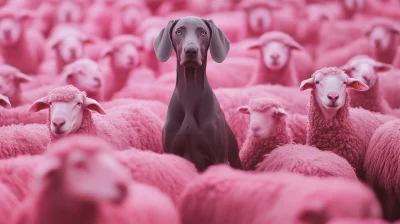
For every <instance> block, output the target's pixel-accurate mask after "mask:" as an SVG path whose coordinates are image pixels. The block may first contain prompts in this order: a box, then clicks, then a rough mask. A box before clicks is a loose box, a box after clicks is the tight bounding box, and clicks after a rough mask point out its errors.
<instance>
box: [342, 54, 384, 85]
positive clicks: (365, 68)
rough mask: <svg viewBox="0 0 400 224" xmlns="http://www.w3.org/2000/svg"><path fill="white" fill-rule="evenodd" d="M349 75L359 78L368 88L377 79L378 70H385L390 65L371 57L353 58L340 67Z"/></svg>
mask: <svg viewBox="0 0 400 224" xmlns="http://www.w3.org/2000/svg"><path fill="white" fill-rule="evenodd" d="M341 69H342V70H344V71H345V72H346V73H347V74H348V75H349V76H350V77H352V78H355V79H358V80H361V81H362V82H363V83H365V84H367V85H368V87H369V88H371V87H372V86H374V85H375V83H376V80H377V79H378V77H377V73H378V72H385V71H388V70H390V69H391V66H390V65H388V64H385V63H380V62H377V61H375V60H373V59H372V58H363V59H361V58H360V59H357V58H355V59H353V60H350V61H349V63H348V64H346V65H345V66H342V67H341Z"/></svg>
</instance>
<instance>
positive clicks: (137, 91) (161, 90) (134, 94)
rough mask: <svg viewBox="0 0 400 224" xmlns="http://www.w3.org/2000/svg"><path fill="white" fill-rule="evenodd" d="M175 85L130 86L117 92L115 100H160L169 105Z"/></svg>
mask: <svg viewBox="0 0 400 224" xmlns="http://www.w3.org/2000/svg"><path fill="white" fill-rule="evenodd" d="M174 87H175V84H170V85H161V84H152V83H150V84H128V85H126V86H125V87H124V88H122V89H121V90H120V91H119V92H117V93H116V94H115V95H114V96H113V99H121V98H134V99H143V100H158V101H160V102H163V103H165V104H168V103H169V101H170V100H171V95H172V93H173V92H174Z"/></svg>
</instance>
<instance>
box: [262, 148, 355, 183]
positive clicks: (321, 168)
mask: <svg viewBox="0 0 400 224" xmlns="http://www.w3.org/2000/svg"><path fill="white" fill-rule="evenodd" d="M256 171H263V172H278V171H287V172H293V173H300V174H303V175H305V176H317V177H341V178H347V179H351V180H357V176H356V172H355V171H354V168H353V167H351V165H350V164H349V162H347V160H346V159H344V158H342V157H340V156H338V155H336V154H334V153H333V152H329V151H321V150H319V149H317V148H315V147H312V146H307V145H295V144H288V145H284V146H280V147H278V148H276V149H274V150H273V151H272V152H271V153H269V154H266V155H265V158H264V159H263V161H262V162H261V163H259V164H258V165H257V169H256Z"/></svg>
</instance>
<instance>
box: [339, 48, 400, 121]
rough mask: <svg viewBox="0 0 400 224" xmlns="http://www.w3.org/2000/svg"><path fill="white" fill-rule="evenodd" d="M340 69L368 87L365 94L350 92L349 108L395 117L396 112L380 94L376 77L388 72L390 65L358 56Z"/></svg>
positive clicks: (364, 56)
mask: <svg viewBox="0 0 400 224" xmlns="http://www.w3.org/2000/svg"><path fill="white" fill-rule="evenodd" d="M341 69H342V70H343V71H345V72H346V73H347V74H348V75H349V76H350V77H352V78H355V79H358V80H362V82H364V83H365V84H367V85H368V87H369V89H368V91H365V92H359V91H350V93H349V95H350V99H351V100H350V106H352V107H362V108H364V109H366V110H370V111H373V112H379V113H383V114H393V115H396V112H395V111H393V110H392V108H391V107H390V106H389V104H388V102H387V101H386V99H385V98H384V96H383V94H382V90H381V88H382V87H381V86H380V85H379V77H378V76H379V75H380V74H379V73H381V72H385V71H388V70H390V69H391V66H390V65H388V64H385V63H382V62H378V61H375V60H374V59H372V58H370V57H368V56H366V55H360V56H356V57H354V58H352V59H351V60H350V61H349V62H347V64H346V65H344V66H342V67H341ZM398 115H400V113H398Z"/></svg>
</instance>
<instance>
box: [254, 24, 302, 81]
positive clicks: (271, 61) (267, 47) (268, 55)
mask: <svg viewBox="0 0 400 224" xmlns="http://www.w3.org/2000/svg"><path fill="white" fill-rule="evenodd" d="M251 48H257V49H260V58H259V61H258V65H257V69H256V70H255V72H254V74H253V76H252V78H251V80H250V82H249V84H248V85H249V86H253V85H257V84H266V83H270V84H280V85H284V86H297V85H298V84H299V83H300V81H299V77H298V74H297V71H296V69H295V67H294V65H293V61H292V60H291V52H292V50H302V49H303V47H302V46H301V45H300V44H299V43H297V42H296V41H295V40H294V39H293V38H292V37H290V36H289V35H287V34H285V33H282V32H279V31H271V32H267V33H265V34H264V35H262V36H261V37H260V40H259V43H257V44H256V45H255V46H252V47H251Z"/></svg>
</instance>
